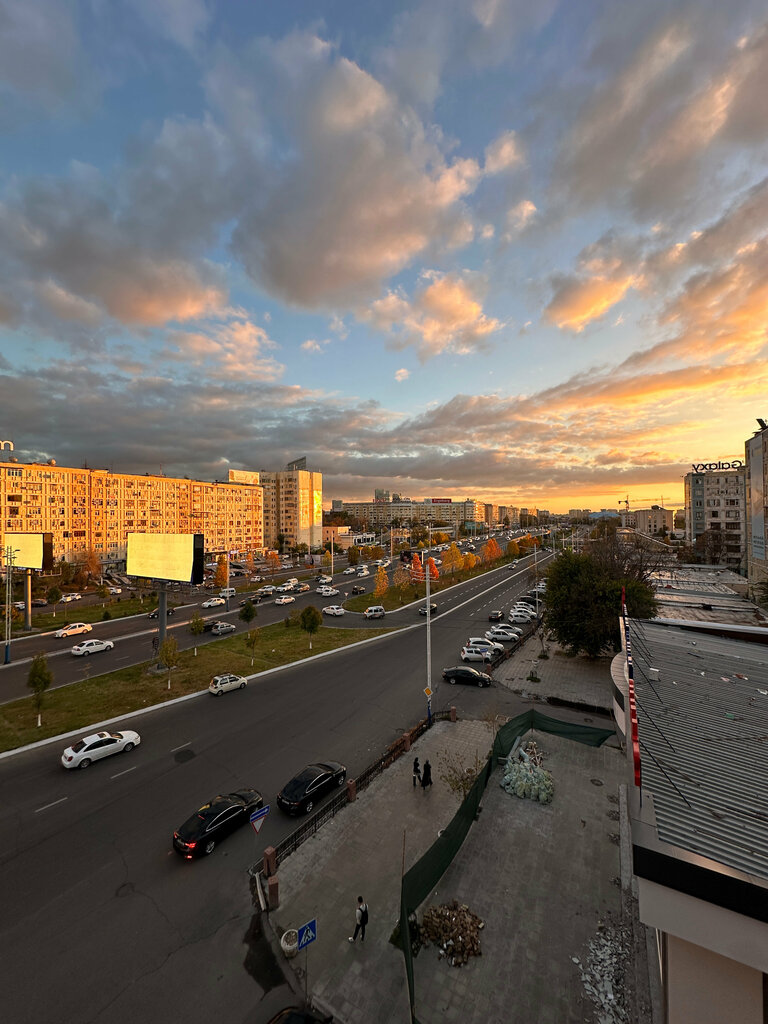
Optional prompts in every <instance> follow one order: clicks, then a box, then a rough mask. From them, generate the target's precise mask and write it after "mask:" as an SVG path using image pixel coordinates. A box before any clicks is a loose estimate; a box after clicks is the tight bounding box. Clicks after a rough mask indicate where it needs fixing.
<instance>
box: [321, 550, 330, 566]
mask: <svg viewBox="0 0 768 1024" xmlns="http://www.w3.org/2000/svg"><path fill="white" fill-rule="evenodd" d="M331 561H332V559H331V552H330V551H326V552H325V553H324V554H323V565H324V566H325V568H326V569H329V568H330V566H331Z"/></svg>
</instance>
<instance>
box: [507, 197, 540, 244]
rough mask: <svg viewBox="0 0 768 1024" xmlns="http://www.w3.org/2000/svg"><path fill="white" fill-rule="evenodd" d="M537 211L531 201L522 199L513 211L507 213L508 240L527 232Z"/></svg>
mask: <svg viewBox="0 0 768 1024" xmlns="http://www.w3.org/2000/svg"><path fill="white" fill-rule="evenodd" d="M537 212H538V211H537V209H536V207H535V205H534V204H533V203H532V202H531V200H530V199H521V200H520V202H519V203H516V204H515V206H513V207H512V209H511V210H508V211H507V234H506V238H507V240H509V239H511V238H513V237H514V236H515V235H518V234H519V233H520V232H521V231H523V230H525V228H526V227H527V226H528V224H529V223H530V222H531V220H532V219H533V218H534V217H535V216H536V214H537Z"/></svg>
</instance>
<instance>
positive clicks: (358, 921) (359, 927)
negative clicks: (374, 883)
mask: <svg viewBox="0 0 768 1024" xmlns="http://www.w3.org/2000/svg"><path fill="white" fill-rule="evenodd" d="M367 924H368V904H367V903H364V902H363V897H362V896H358V897H357V910H356V911H355V934H354V935H350V936H349V941H350V942H354V941H355V939H356V938H357V933H358V932H360V941H361V942H365V926H366V925H367Z"/></svg>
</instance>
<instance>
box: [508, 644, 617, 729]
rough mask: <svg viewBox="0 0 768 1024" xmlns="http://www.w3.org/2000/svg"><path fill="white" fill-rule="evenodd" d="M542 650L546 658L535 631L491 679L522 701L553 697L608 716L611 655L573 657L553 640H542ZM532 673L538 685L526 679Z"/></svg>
mask: <svg viewBox="0 0 768 1024" xmlns="http://www.w3.org/2000/svg"><path fill="white" fill-rule="evenodd" d="M544 649H546V652H547V654H548V657H547V658H541V657H540V654H541V652H542V636H541V632H537V633H536V634H535V635H534V636H532V637H530V639H528V640H527V641H526V642H525V643H524V644H523V645H522V647H520V648H519V649H518V650H516V651H515V652H514V654H513V655H512V656H511V657H510V658H508V659H507V660H506V661H502V663H501V664H500V665H499V666H498V667H497V668H496V669H494V672H493V678H494V679H495V680H496V682H497V683H500V684H502V685H503V686H506V687H507V689H509V690H512V691H513V692H514V693H516V694H519V695H520V696H521V697H523V698H528V697H532V698H533V699H534V700H545V699H548V698H551V697H554V698H555V700H561V701H567V702H568V704H569V705H570V706H572V707H573V706H579V705H581V706H583V707H584V708H585V709H586V708H589V707H592V708H602V709H603V710H604V711H605V713H606V714H610V712H611V708H612V705H613V697H612V695H611V687H612V683H611V661H612V660H613V656H612V655H607V656H606V657H603V658H594V659H589V658H584V657H581V656H580V657H575V658H574V657H571V656H570V655H568V654H566V653H565V651H564V650H563V649H562V648H561V647H560V646H559V645H558V644H557V643H555V641H553V640H547V641H545V644H544ZM532 671H533V672H534V673H535V675H537V676H538V677H539V681H538V682H536V681H535V680H530V679H528V676H529V675H530V674H531V672H532Z"/></svg>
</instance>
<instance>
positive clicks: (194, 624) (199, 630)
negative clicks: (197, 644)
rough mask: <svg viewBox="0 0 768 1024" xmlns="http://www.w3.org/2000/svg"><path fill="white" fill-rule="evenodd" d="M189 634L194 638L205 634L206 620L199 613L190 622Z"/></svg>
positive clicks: (196, 612)
mask: <svg viewBox="0 0 768 1024" xmlns="http://www.w3.org/2000/svg"><path fill="white" fill-rule="evenodd" d="M189 632H190V633H191V634H192V636H202V635H203V633H204V632H205V620H204V619H203V616H202V615H201V614H200V612H199V611H195V614H194V615H193V616H192V618H191V619H190V620H189Z"/></svg>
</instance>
